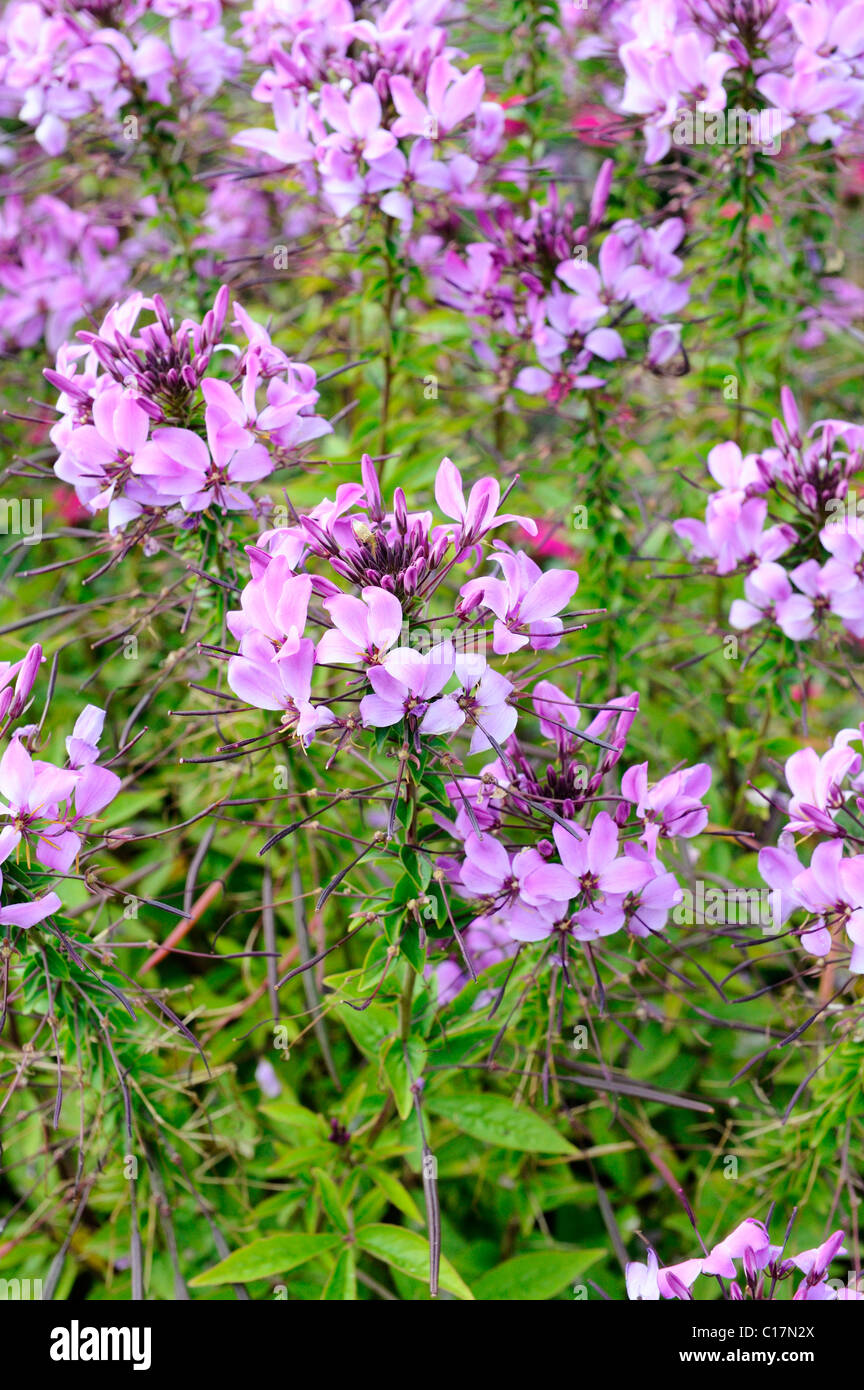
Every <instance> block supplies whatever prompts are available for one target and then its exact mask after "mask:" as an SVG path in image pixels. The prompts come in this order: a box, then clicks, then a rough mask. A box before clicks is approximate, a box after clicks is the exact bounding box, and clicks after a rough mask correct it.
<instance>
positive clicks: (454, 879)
mask: <svg viewBox="0 0 864 1390" xmlns="http://www.w3.org/2000/svg"><path fill="white" fill-rule="evenodd" d="M638 707H639V697H638V696H637V695H635V694H631V695H627V696H623V697H618V698H615V699H612V700H610V701H609V702H608V703H607V704H606V705H605V706H604V707H603V708H601V710H600V711H599V712H598V713H597V714H595V715H594V717H593V718H592V719H591V720H590V721H589V722H588V724H587V725H586V727H585V728H584V729H581V728H580V727H579V726H580V722H581V713H582V711H581V708H580V705H579V703H578V702H577V701H575V700H573V699H571V698H568V696H567V695H566V694H565V692H564V691H563V690H561V689H559V688H558V687H557V686H555V685H553V684H552V682H551V681H547V680H543V681H539V682H538V683H537V684H536V685H535V686H534V689H533V692H532V695H531V709H532V712H533V714H534V716H535V717H536V719H537V721H538V723H539V727H540V732H541V735H542V736H543V737H544V738H545V739H547V740H549V741H550V742H551V743H552V745H553V748H554V753H553V758H554V761H551V762H549V763H547V764H546V766H545V767H544V768H542V769H540V768H538V767H536V766H535V763H534V761H533V759H532V757H531V756H530V755H529V754H528V753H527V752H526V751H525V750H524V749H523V748H522V747H521V746H520V743H519V740H518V738H517V737H516V736H515V735H514V736H511V737H510V738H509V739H508V740H507V742H506V743H505V744H504V745H503V747H501V749H500V751H499V757H498V758H497V759H496V760H495V761H494V762H493V763H490V764H488V765H487V766H486V767H484V768H483V769H482V770H481V772H480V773H479V775H478V776H476V777H472V778H466V779H465V780H463V781H462V782H454V783H452V784H450V785H449V786H448V788H447V791H448V796H449V798H450V800H451V801H452V802H453V803H454V804H455V805H457V806H459V807H460V809H459V811H458V813H457V816H456V820H455V822H454V823H453V824H448V829H449V831H450V833H451V834H452V836H453V837H454V839H455V840H456V841H457V842H461V852H460V853H459V854H458V855H452V856H447V857H446V858H444V859H442V861H441V863H440V869H441V871H442V872H443V874H444V878H445V880H446V881H447V882H448V883H449V885H450V887H451V888H452V890H453V891H454V892H455V893H456V894H457V896H458V897H459V898H461V899H462V900H464V903H465V907H466V909H467V910H468V912H469V913H470V914H471V916H470V918H469V921H468V925H467V926H466V928H465V932H464V937H463V943H462V944H463V946H464V947H465V948H466V953H468V954H471V953H472V952H473V949H474V948H475V947H477V948H478V949H479V959H478V960H476V961H474V962H473V964H474V966H475V968H485V967H486V966H487V965H490V964H493V963H494V962H495V961H496V960H500V959H503V958H504V957H506V956H507V955H509V954H512V952H513V950H514V949H515V944H516V943H519V942H536V941H547V940H553V941H556V942H557V943H558V944H559V946H560V948H561V955H562V958H563V956H564V948H565V943H567V942H570V941H573V942H583V943H592V942H597V941H599V940H601V939H602V938H604V937H608V936H611V935H613V934H614V933H616V932H618V931H620V930H621V929H622V928H626V930H627V931H628V932H629V933H630V934H631V935H632V936H634V937H649V936H652V935H655V934H657V933H659V932H662V930H663V928H664V926H665V923H666V920H667V916H668V913H669V911H670V910H671V909H672V908H673V907H674V906H675V905H676V904H677V903H679V902H680V901H681V899H682V892H681V888H680V887H679V884H678V881H677V880H676V878H675V876H674V874H672V873H671V872H669V870H668V869H667V868H666V867H665V865H664V864H663V863H662V861H661V859H660V857H659V853H658V848H659V843H658V842H659V841H660V840H661V839H662V840H664V841H669V840H672V839H675V838H679V837H680V838H690V837H692V836H694V835H698V834H699V833H700V832H701V831H702V830H703V829H704V828H705V825H706V823H707V820H708V812H707V809H706V807H705V806H704V804H703V798H704V797H705V795H706V793H707V791H708V788H709V786H710V783H711V771H710V769H709V768H708V767H707V766H706V765H705V764H698V765H697V766H695V767H688V768H683V769H680V770H679V771H677V772H673V773H670V774H668V775H667V776H665V777H662V778H661V779H660V780H659V781H657V782H656V783H649V779H648V764H647V763H640V764H637V765H635V766H632V767H630V768H629V769H628V770H627V771H626V772H625V773H624V775H623V777H622V778H621V781H620V784H619V785H618V786H617V787H616V786H615V785H614V784H613V783H612V782H611V781H610V778H609V774H610V773H611V771H612V769H613V768H614V767H615V766H616V764H617V763H618V762H619V760H620V758H621V757H622V755H623V752H624V749H625V746H626V742H627V737H628V734H629V732H630V729H631V727H632V724H633V721H634V719H635V717H636V714H637V711H638ZM594 749H596V750H597V754H596V757H595V759H594V764H595V765H594V766H593V767H589V766H588V762H589V760H590V754H591V753H592V750H594ZM603 802H607V803H608V804H609V805H610V806H612V808H613V813H612V814H610V812H609V811H607V810H600V809H598V807H599V806H600V805H602V803H603ZM505 826H506V829H505ZM523 842H524V843H523ZM441 969H442V971H443V975H442V979H441V980H440V981H439V989H440V990H442V991H443V992H444V993H445V995H448V996H449V995H451V994H452V993H455V991H456V989H457V988H459V987H461V985H462V984H464V983H465V982H466V980H467V978H468V976H467V974H466V973H465V972H464V970H459V969H458V966H456V963H455V962H448V963H446V965H445V966H443V967H441Z"/></svg>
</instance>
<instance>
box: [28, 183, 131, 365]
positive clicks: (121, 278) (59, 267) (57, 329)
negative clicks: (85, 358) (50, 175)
mask: <svg viewBox="0 0 864 1390" xmlns="http://www.w3.org/2000/svg"><path fill="white" fill-rule="evenodd" d="M119 242H120V237H119V232H118V230H117V228H116V227H114V226H111V225H105V224H102V223H99V222H97V221H95V220H94V219H93V218H92V217H90V216H89V214H88V213H86V212H79V211H77V210H75V209H74V208H71V207H69V206H68V205H67V204H66V203H64V202H62V201H61V199H59V198H54V197H51V196H50V195H48V194H41V195H40V196H38V197H36V198H34V199H32V201H28V200H26V199H24V198H22V197H20V196H12V197H8V198H6V199H5V201H4V202H3V205H2V208H0V346H2V348H3V350H4V351H7V352H8V351H10V350H11V349H13V348H29V347H34V346H35V345H36V344H37V343H38V342H39V341H40V339H44V342H45V345H46V347H47V348H48V350H49V351H50V352H56V351H57V349H58V348H59V347H60V344H61V343H62V342H63V340H64V339H65V338H66V337H67V336H68V334H69V333H70V332H71V330H72V328H73V326H74V325H75V324H76V323H77V322H80V320H81V318H82V317H83V315H84V313H85V312H86V311H88V310H93V309H97V308H100V307H102V306H103V305H106V304H110V303H111V301H112V300H113V299H114V298H115V297H116V296H117V294H119V292H120V291H121V289H122V288H123V287H124V285H125V284H126V281H127V279H128V274H129V262H128V255H127V253H128V249H129V248H128V244H127V245H124V246H123V247H120V244H119Z"/></svg>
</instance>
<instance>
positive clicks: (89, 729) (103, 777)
mask: <svg viewBox="0 0 864 1390" xmlns="http://www.w3.org/2000/svg"><path fill="white" fill-rule="evenodd" d="M41 662H42V648H41V647H40V646H39V645H38V644H37V645H35V646H33V647H31V648H30V650H29V651H28V652H27V654H26V656H24V657H23V658H22V659H21V660H20V661H16V662H8V661H4V662H0V738H2V739H3V740H4V741H5V743H6V747H5V748H4V750H3V754H2V756H0V826H2V828H0V864H4V865H6V870H5V892H4V895H3V896H4V902H3V905H2V906H0V924H3V925H6V926H13V927H32V926H35V924H36V923H37V922H41V921H44V919H45V918H46V917H49V916H50V915H51V914H52V913H54V912H57V911H58V909H59V908H60V906H61V900H60V896H59V894H58V893H56V892H55V891H54V890H53V889H52V890H51V891H49V892H45V893H39V894H36V893H35V891H34V890H35V888H36V886H37V878H36V875H35V874H34V872H33V861H34V860H35V862H36V863H37V864H39V865H41V866H42V867H43V868H44V869H47V870H49V871H51V872H53V873H55V874H61V875H62V874H65V873H68V871H69V870H70V868H71V867H72V865H73V864H74V863H75V860H76V858H77V856H78V854H79V852H80V850H81V847H82V844H83V840H84V836H85V835H87V834H89V833H91V822H92V821H93V819H94V818H95V817H98V815H99V814H100V812H102V811H104V809H105V807H106V806H108V805H109V804H110V802H112V801H113V800H114V798H115V796H116V795H117V793H118V791H119V790H120V778H119V777H118V776H117V774H116V772H112V771H111V770H110V768H107V767H100V766H99V765H98V763H97V761H96V760H97V758H98V757H99V740H100V737H101V735H102V728H103V725H104V722H105V711H104V710H102V709H98V708H97V707H96V706H95V705H88V706H87V707H86V708H85V709H84V710H83V711H82V713H81V714H80V715H79V717H78V719H77V720H76V721H75V727H74V728H73V730H72V733H71V734H70V735H69V737H68V738H67V739H66V754H67V757H66V762H65V765H64V766H63V767H58V766H56V765H55V764H54V763H52V762H48V761H46V760H45V759H42V758H35V757H33V755H32V752H31V748H33V747H34V746H35V743H36V740H37V738H38V734H39V728H38V726H37V725H22V726H20V727H19V728H17V729H15V730H14V731H12V730H11V725H12V723H13V721H14V720H16V719H18V718H20V716H21V715H22V714H24V712H25V711H26V710H27V708H28V706H29V703H30V696H31V692H32V689H33V685H34V683H35V680H36V675H37V672H38V670H39V666H40V663H41ZM13 854H14V856H15V859H14V861H12V859H11V856H12V855H13ZM22 860H23V863H22ZM39 886H41V884H40V885H39ZM0 888H4V875H3V874H2V873H0ZM10 899H11V900H10Z"/></svg>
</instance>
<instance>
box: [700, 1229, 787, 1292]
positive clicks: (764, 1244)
mask: <svg viewBox="0 0 864 1390" xmlns="http://www.w3.org/2000/svg"><path fill="white" fill-rule="evenodd" d="M776 1251H777V1247H775V1246H772V1245H771V1239H770V1237H769V1235H768V1231H767V1228H766V1227H765V1225H764V1224H763V1222H761V1221H756V1220H754V1218H753V1217H752V1216H748V1217H747V1219H746V1220H745V1221H742V1222H741V1224H740V1226H736V1227H735V1230H734V1231H733V1232H732V1233H731V1235H728V1236H727V1237H726V1239H725V1240H721V1241H720V1242H719V1243H718V1244H717V1245H714V1246H712V1247H711V1249H710V1250H709V1252H708V1255H707V1257H706V1258H705V1259H704V1260H703V1261H702V1273H703V1274H716V1275H719V1276H720V1278H721V1279H734V1278H735V1275H736V1272H737V1271H736V1269H735V1263H734V1261H735V1260H740V1259H747V1261H748V1263H752V1265H753V1267H754V1268H755V1269H757V1270H760V1269H764V1268H765V1266H766V1265H767V1264H768V1262H769V1260H770V1259H771V1258H772V1255H773V1254H774V1253H776Z"/></svg>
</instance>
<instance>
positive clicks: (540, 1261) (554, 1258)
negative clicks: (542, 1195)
mask: <svg viewBox="0 0 864 1390" xmlns="http://www.w3.org/2000/svg"><path fill="white" fill-rule="evenodd" d="M606 1253H607V1252H606V1251H605V1250H572V1251H571V1250H544V1251H540V1252H538V1253H537V1254H531V1255H517V1256H516V1257H515V1258H514V1259H512V1260H505V1261H504V1263H503V1264H502V1265H496V1266H495V1268H494V1269H490V1270H489V1271H488V1273H486V1274H483V1275H481V1277H480V1278H479V1279H477V1280H475V1283H474V1297H475V1298H480V1299H483V1300H484V1301H487V1302H491V1301H493V1300H496V1301H498V1302H502V1303H512V1302H535V1303H542V1302H544V1301H545V1300H546V1299H550V1298H555V1297H556V1296H557V1295H558V1294H559V1293H562V1292H563V1291H564V1289H566V1288H567V1287H568V1286H569V1285H570V1284H574V1283H576V1281H577V1280H578V1279H580V1278H581V1276H582V1275H583V1274H584V1272H585V1270H586V1269H588V1268H589V1266H590V1265H592V1264H596V1262H597V1261H598V1260H600V1259H602V1258H603V1256H604V1255H605V1254H606Z"/></svg>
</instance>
